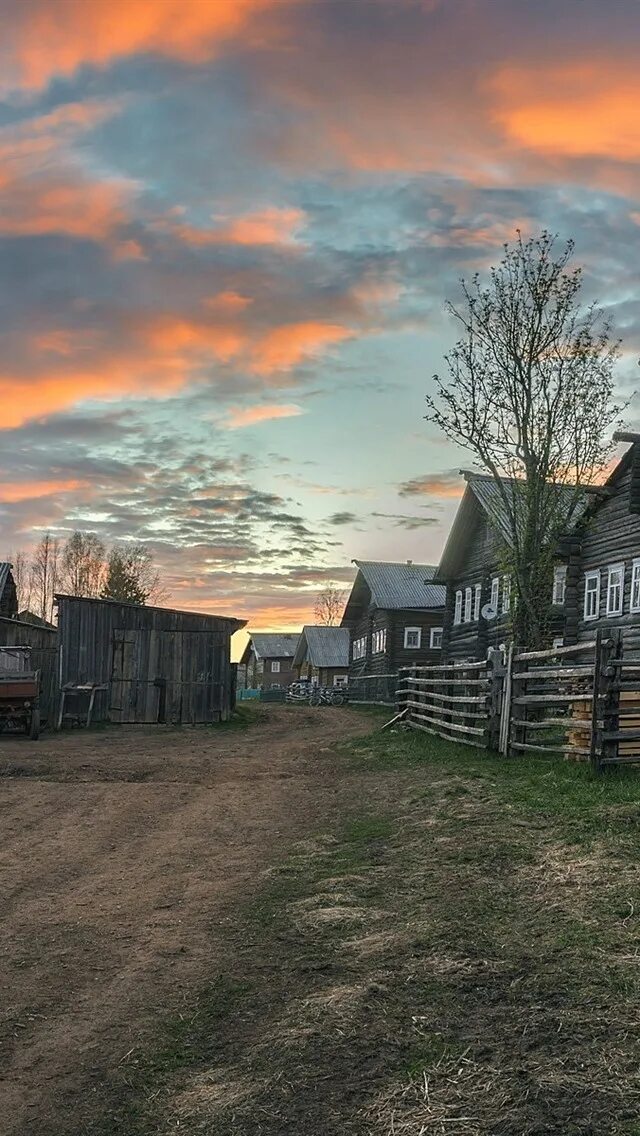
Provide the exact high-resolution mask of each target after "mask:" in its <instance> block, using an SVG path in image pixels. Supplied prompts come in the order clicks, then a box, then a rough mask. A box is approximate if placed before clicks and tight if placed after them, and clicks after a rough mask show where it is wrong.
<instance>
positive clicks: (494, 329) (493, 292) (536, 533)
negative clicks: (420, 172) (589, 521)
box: [426, 231, 623, 646]
mask: <svg viewBox="0 0 640 1136" xmlns="http://www.w3.org/2000/svg"><path fill="white" fill-rule="evenodd" d="M573 253H574V243H573V241H567V242H566V244H565V245H564V246H563V247H562V248H559V247H558V242H557V238H556V237H554V236H553V235H552V234H551V233H549V232H546V231H545V232H543V233H542V234H541V235H540V236H539V237H532V238H529V239H527V240H523V238H522V235H521V234H520V232H518V234H517V239H516V241H515V242H514V243H513V244H511V245H508V244H507V245H505V246H504V255H503V257H502V260H501V261H500V263H499V264H498V265H497V266H496V267H493V268H491V269H490V272H489V276H488V279H487V280H485V281H483V280H482V279H481V277H480V275H479V274H476V275H475V276H473V277H472V279H471V280H470V281H466V280H462V281H461V287H462V299H461V301H460V303H458V304H454V303H451V302H450V301H448V302H447V304H446V308H447V310H448V312H449V314H450V315H451V316H452V317H453V319H454V320H455V322H456V324H457V325H458V328H459V332H460V338H459V339H458V341H457V342H456V344H455V346H454V347H453V348H452V350H451V351H450V352H449V353H448V354H447V355H445V362H446V369H447V373H446V375H444V376H440V375H434V382H435V388H436V393H435V395H433V396H432V395H428V396H427V414H426V418H427V419H428V420H429V421H431V422H434V423H435V424H436V425H437V426H438V427H439V428H440V429H441V430H442V431H443V433H444V434H446V435H447V437H448V438H450V439H451V440H452V441H453V442H455V443H457V444H458V445H459V446H462V447H464V448H465V449H467V450H469V451H470V452H471V453H472V454H473V455H474V457H475V464H476V466H478V467H479V468H480V469H482V470H483V471H484V472H485V473H488V474H490V475H491V477H492V478H493V479H494V481H495V484H496V486H497V491H498V494H499V497H500V500H501V503H502V507H503V511H504V514H505V517H506V518H507V523H508V529H509V537H510V539H509V542H508V543H509V545H510V550H509V551H508V553H507V556H508V558H509V561H510V562H509V570H510V571H511V573H512V576H513V589H512V597H513V599H512V603H513V619H514V634H515V636H516V639H517V640H518V641H520V642H522V643H526V644H527V645H529V644H530V645H534V646H535V645H538V644H540V643H541V641H542V640H543V638H544V635H545V623H546V613H547V612H548V607H549V596H550V575H551V564H552V556H553V547H554V543H555V541H556V539H557V537H558V535H559V534H560V532H561V531H563V530H565V529H566V528H567V526H568V525H570V524H571V522H572V519H573V518H575V516H576V511H577V508H578V503H579V501H580V499H581V497H582V489H583V487H584V486H587V485H590V484H593V483H594V482H596V481H597V480H598V478H599V477H600V475H601V474H602V471H603V470H604V468H605V465H606V463H607V460H608V458H609V456H610V453H611V442H610V438H611V433H612V427H613V426H614V425H615V424H616V422H617V421H618V419H619V417H620V413H621V411H622V409H623V407H622V406H621V405H619V404H617V403H616V400H615V398H614V367H615V364H616V361H617V359H618V357H619V354H620V345H619V341H618V340H616V339H615V338H614V337H613V333H612V327H611V323H610V321H609V319H608V318H607V317H606V315H605V314H604V312H603V310H602V309H601V308H600V307H599V305H598V304H597V303H588V304H585V303H583V302H582V297H581V289H582V271H581V269H580V268H579V267H572V266H571V261H572V258H573Z"/></svg>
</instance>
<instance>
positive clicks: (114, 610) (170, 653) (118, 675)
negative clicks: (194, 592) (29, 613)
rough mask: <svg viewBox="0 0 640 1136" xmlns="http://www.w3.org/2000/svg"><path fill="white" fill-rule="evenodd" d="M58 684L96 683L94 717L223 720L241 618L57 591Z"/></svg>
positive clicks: (229, 696) (229, 701)
mask: <svg viewBox="0 0 640 1136" xmlns="http://www.w3.org/2000/svg"><path fill="white" fill-rule="evenodd" d="M56 601H57V604H58V632H59V648H60V659H59V665H60V686H61V688H65V687H67V686H72V687H73V686H82V685H85V684H94V683H96V684H100V685H104V686H106V689H105V690H99V691H97V692H96V696H95V703H94V710H93V720H94V721H110V722H141V723H144V722H146V723H152V722H175V723H178V722H182V723H188V724H192V725H195V724H196V723H198V722H202V723H207V722H220V721H226V720H227V718H228V717H229V714H230V712H231V708H232V703H233V690H232V687H233V680H232V673H233V672H232V667H231V662H230V642H231V636H232V635H233V633H234V631H237V630H239V629H240V628H241V627H244V626H245V621H244V620H241V619H229V618H226V617H224V616H218V615H202V614H201V613H199V612H190V611H174V610H171V609H170V608H162V607H143V606H140V605H138V604H126V603H118V602H117V601H115V600H101V599H84V598H79V597H77V596H63V595H60V596H57V597H56Z"/></svg>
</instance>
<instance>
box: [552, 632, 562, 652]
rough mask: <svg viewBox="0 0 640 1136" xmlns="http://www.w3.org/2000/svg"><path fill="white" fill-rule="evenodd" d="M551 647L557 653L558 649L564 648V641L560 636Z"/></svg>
mask: <svg viewBox="0 0 640 1136" xmlns="http://www.w3.org/2000/svg"><path fill="white" fill-rule="evenodd" d="M551 646H552V647H553V649H554V651H556V650H557V649H558V647H564V639H563V638H562V636H561V635H559V636H558V637H557V639H554V640H553V643H552V644H551Z"/></svg>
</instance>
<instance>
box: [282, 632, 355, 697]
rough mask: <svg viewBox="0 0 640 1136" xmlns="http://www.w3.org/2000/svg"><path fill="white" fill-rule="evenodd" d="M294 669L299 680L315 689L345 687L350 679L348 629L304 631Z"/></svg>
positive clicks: (296, 654)
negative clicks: (314, 686) (316, 686)
mask: <svg viewBox="0 0 640 1136" xmlns="http://www.w3.org/2000/svg"><path fill="white" fill-rule="evenodd" d="M293 665H294V667H295V668H296V673H297V675H298V677H299V678H301V679H307V680H310V681H311V682H313V683H315V684H317V685H318V686H346V684H347V681H348V678H349V631H348V628H346V627H313V626H310V625H309V626H307V627H303V628H302V633H301V635H300V639H299V641H298V647H297V650H296V653H295V657H294V660H293Z"/></svg>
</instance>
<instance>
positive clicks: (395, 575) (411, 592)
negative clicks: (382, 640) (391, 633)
mask: <svg viewBox="0 0 640 1136" xmlns="http://www.w3.org/2000/svg"><path fill="white" fill-rule="evenodd" d="M353 563H354V564H356V565H357V566H358V568H359V569H360V572H361V573H362V575H363V576H364V579H365V581H366V583H367V585H368V588H369V591H370V592H371V600H372V603H373V604H374V605H375V606H376V607H381V608H390V609H394V608H395V609H398V608H438V607H444V603H445V597H446V592H445V588H444V587H443V586H442V585H441V584H431V583H429V581H430V580H432V579H433V577H434V576H435V574H436V571H437V568H436V566H435V565H433V564H414V563H413V561H404V563H398V564H396V563H389V562H385V561H379V560H354V562H353Z"/></svg>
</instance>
